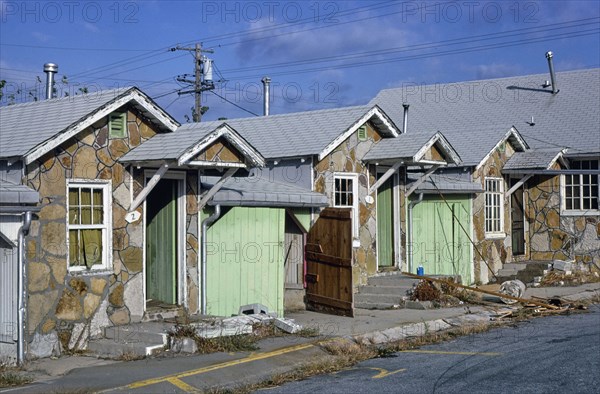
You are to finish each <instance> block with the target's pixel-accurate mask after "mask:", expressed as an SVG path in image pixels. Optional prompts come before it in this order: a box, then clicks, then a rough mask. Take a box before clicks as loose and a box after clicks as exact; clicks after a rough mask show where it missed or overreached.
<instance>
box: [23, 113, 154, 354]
mask: <svg viewBox="0 0 600 394" xmlns="http://www.w3.org/2000/svg"><path fill="white" fill-rule="evenodd" d="M127 129H128V135H127V137H126V138H115V139H112V138H109V136H108V125H107V119H106V118H104V119H102V120H100V121H98V122H97V123H95V124H94V125H92V126H91V127H89V128H87V129H86V130H84V131H83V132H81V133H79V134H78V136H76V137H74V138H71V139H69V140H68V141H67V142H65V143H63V144H62V145H61V146H60V147H58V148H56V149H55V150H54V151H53V152H50V153H48V154H46V155H44V156H43V157H41V158H40V159H39V160H37V161H35V162H33V163H31V164H30V165H28V166H27V170H26V173H25V178H24V183H26V184H27V186H29V187H32V188H34V189H35V190H38V191H39V193H40V198H41V201H40V202H41V204H43V205H44V208H43V209H42V210H41V211H40V213H39V217H38V219H37V220H34V221H33V223H32V226H31V230H30V233H29V235H28V237H27V239H26V242H27V250H26V257H27V290H28V300H27V311H28V314H27V327H26V332H27V333H28V339H29V349H28V350H29V351H28V354H29V356H31V357H47V356H49V355H51V354H56V353H59V352H61V351H62V350H65V349H78V348H79V349H81V348H85V346H86V341H87V339H88V338H89V337H90V336H96V335H99V334H100V333H101V329H102V327H105V326H110V325H113V324H114V325H118V324H126V323H129V322H130V321H136V320H140V319H141V318H142V315H143V312H144V309H143V308H144V298H143V279H142V278H143V276H142V272H141V271H142V255H143V253H142V248H143V221H142V220H141V219H140V220H138V221H137V222H134V223H127V222H126V221H125V214H126V212H127V208H128V207H129V204H130V201H131V195H130V191H129V185H130V182H129V180H130V176H129V173H128V172H127V170H126V168H125V167H124V166H122V165H121V164H119V163H118V162H117V160H118V159H119V158H120V157H122V156H123V155H124V154H125V153H127V152H128V151H129V150H131V149H132V148H133V147H135V146H137V145H139V144H141V143H143V142H144V141H145V140H147V139H149V138H151V137H152V136H154V135H155V134H156V132H155V131H154V129H153V126H151V124H150V123H149V122H148V121H147V120H145V119H144V118H142V117H141V116H140V115H139V114H138V113H137V111H136V110H135V109H133V108H128V112H127ZM67 179H90V180H94V179H103V180H110V181H111V185H112V226H113V231H112V268H111V269H110V270H109V271H102V272H87V271H85V272H69V271H68V249H67V246H66V235H67V228H66V223H67V207H66V192H67V186H66V180H67ZM136 188H137V189H138V190H139V189H141V186H140V185H139V184H137V185H136ZM138 211H139V212H140V213H141V212H142V208H141V207H140V208H138Z"/></svg>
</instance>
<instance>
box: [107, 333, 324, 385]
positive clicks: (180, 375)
mask: <svg viewBox="0 0 600 394" xmlns="http://www.w3.org/2000/svg"><path fill="white" fill-rule="evenodd" d="M313 346H314V345H313V344H312V343H304V344H301V345H295V346H290V347H286V348H283V349H277V350H273V351H271V352H265V353H258V354H255V355H252V356H248V357H245V358H242V359H239V360H231V361H225V362H222V363H219V364H214V365H210V366H208V367H203V368H198V369H192V370H189V371H185V372H180V373H176V374H173V375H167V376H162V377H159V378H152V379H146V380H140V381H138V382H133V383H130V384H128V385H126V386H123V387H117V388H112V389H110V391H113V390H118V389H120V388H123V389H138V388H141V387H146V386H151V385H153V384H158V383H162V382H165V381H170V379H181V378H185V377H188V376H194V375H199V374H203V373H206V372H211V371H216V370H218V369H222V368H227V367H233V366H235V365H240V364H245V363H249V362H252V361H256V360H264V359H266V358H270V357H275V356H279V355H282V354H286V353H291V352H296V351H298V350H304V349H308V348H311V347H313ZM182 383H184V382H182ZM107 391H108V390H107Z"/></svg>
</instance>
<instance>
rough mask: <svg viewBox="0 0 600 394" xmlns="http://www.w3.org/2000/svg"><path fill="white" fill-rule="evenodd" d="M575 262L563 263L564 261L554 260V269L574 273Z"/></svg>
mask: <svg viewBox="0 0 600 394" xmlns="http://www.w3.org/2000/svg"><path fill="white" fill-rule="evenodd" d="M574 262H575V261H563V260H554V261H553V262H552V269H553V270H555V271H556V270H559V271H564V272H571V271H573V263H574Z"/></svg>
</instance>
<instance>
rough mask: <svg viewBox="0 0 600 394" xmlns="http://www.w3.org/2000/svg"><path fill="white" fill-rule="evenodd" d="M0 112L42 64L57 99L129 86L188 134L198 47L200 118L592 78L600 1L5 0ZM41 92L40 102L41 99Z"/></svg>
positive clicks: (24, 95)
mask: <svg viewBox="0 0 600 394" xmlns="http://www.w3.org/2000/svg"><path fill="white" fill-rule="evenodd" d="M0 20H1V23H0V79H4V80H6V81H7V85H6V87H5V90H4V93H5V95H4V97H3V99H2V105H5V104H7V102H8V100H9V96H10V93H12V94H13V95H14V100H16V101H24V100H31V99H32V97H33V96H34V95H35V94H33V95H29V91H30V90H32V89H36V87H39V84H37V83H36V78H37V77H39V78H41V79H42V80H43V79H44V78H45V76H44V74H43V72H42V68H43V64H44V63H46V62H54V63H57V64H58V65H59V73H58V80H61V78H62V77H63V76H67V77H68V82H69V84H68V85H66V86H65V85H60V89H61V90H66V91H70V92H71V94H73V93H74V92H76V91H77V89H78V87H81V86H87V87H88V88H89V89H92V90H93V89H107V88H110V87H123V86H130V85H135V86H138V87H140V88H141V89H142V90H144V91H145V92H146V93H147V94H149V95H150V96H151V97H154V98H156V101H157V102H158V103H159V104H160V105H161V106H162V107H163V108H165V109H166V110H167V111H168V112H170V113H171V114H172V115H173V116H175V117H176V118H177V119H178V120H179V121H181V122H185V121H186V115H188V116H189V115H191V111H190V108H191V107H192V106H193V97H192V96H191V95H178V94H177V91H178V90H181V89H184V88H185V85H182V84H181V83H178V82H177V81H176V80H175V77H177V76H178V75H183V74H186V73H187V74H192V73H193V67H194V64H193V58H192V56H191V55H190V53H188V52H185V51H169V50H168V49H169V48H172V47H174V46H176V45H178V44H179V45H181V46H193V45H194V44H195V43H197V42H202V43H203V47H204V48H206V49H209V48H210V49H213V50H214V53H212V54H207V56H209V57H210V58H212V59H213V60H214V64H215V66H216V68H215V71H218V72H215V78H214V79H215V80H222V81H221V82H217V84H216V89H215V90H214V93H217V94H219V95H220V96H223V97H226V98H227V99H228V100H229V101H230V102H233V103H234V104H236V105H237V106H239V107H242V108H244V109H245V110H247V111H249V112H247V111H244V110H242V109H240V108H238V107H237V106H235V105H233V104H231V103H230V102H226V101H224V100H222V99H221V98H219V97H218V96H216V95H215V94H213V93H211V92H206V93H204V95H203V104H204V105H207V106H209V107H210V109H209V111H208V112H207V113H206V115H205V116H204V117H203V119H205V120H214V119H217V118H219V117H227V118H236V117H245V116H253V115H252V114H250V112H253V113H256V114H261V113H262V102H261V100H262V99H261V87H262V85H261V82H260V79H261V77H262V76H264V75H269V76H270V77H271V78H272V81H273V82H272V84H273V85H272V91H273V94H274V97H273V101H272V104H271V113H272V114H276V113H286V112H296V111H302V110H308V109H321V108H331V107H340V106H346V105H357V104H365V103H367V102H368V101H369V100H370V99H371V98H373V97H374V96H375V95H376V94H377V92H378V91H380V90H381V89H384V88H389V87H394V86H400V85H401V84H402V83H406V82H410V83H437V82H452V81H464V80H473V79H488V78H496V77H504V76H513V75H523V74H532V73H545V72H547V70H548V66H547V63H546V59H545V57H544V54H545V52H546V51H548V50H552V51H553V52H554V54H555V58H554V60H555V68H556V70H557V71H566V70H573V69H581V68H592V67H600V2H598V1H595V0H594V1H514V0H512V1H456V2H452V1H448V2H446V1H430V2H426V1H416V2H412V1H404V2H402V1H378V0H371V1H270V0H265V1H262V0H259V1H245V2H244V1H114V0H111V1H7V0H0ZM39 91H40V89H38V92H39Z"/></svg>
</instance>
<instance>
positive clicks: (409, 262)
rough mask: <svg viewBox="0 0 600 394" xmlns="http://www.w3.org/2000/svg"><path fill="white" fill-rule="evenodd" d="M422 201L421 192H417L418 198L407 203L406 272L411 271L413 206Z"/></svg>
mask: <svg viewBox="0 0 600 394" xmlns="http://www.w3.org/2000/svg"><path fill="white" fill-rule="evenodd" d="M421 201H423V193H419V198H418V199H417V200H415V201H411V202H410V203H408V229H407V230H408V248H407V249H408V250H407V252H408V258H407V260H408V272H413V208H414V207H415V206H416V205H417V204H419V203H420V202H421Z"/></svg>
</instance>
